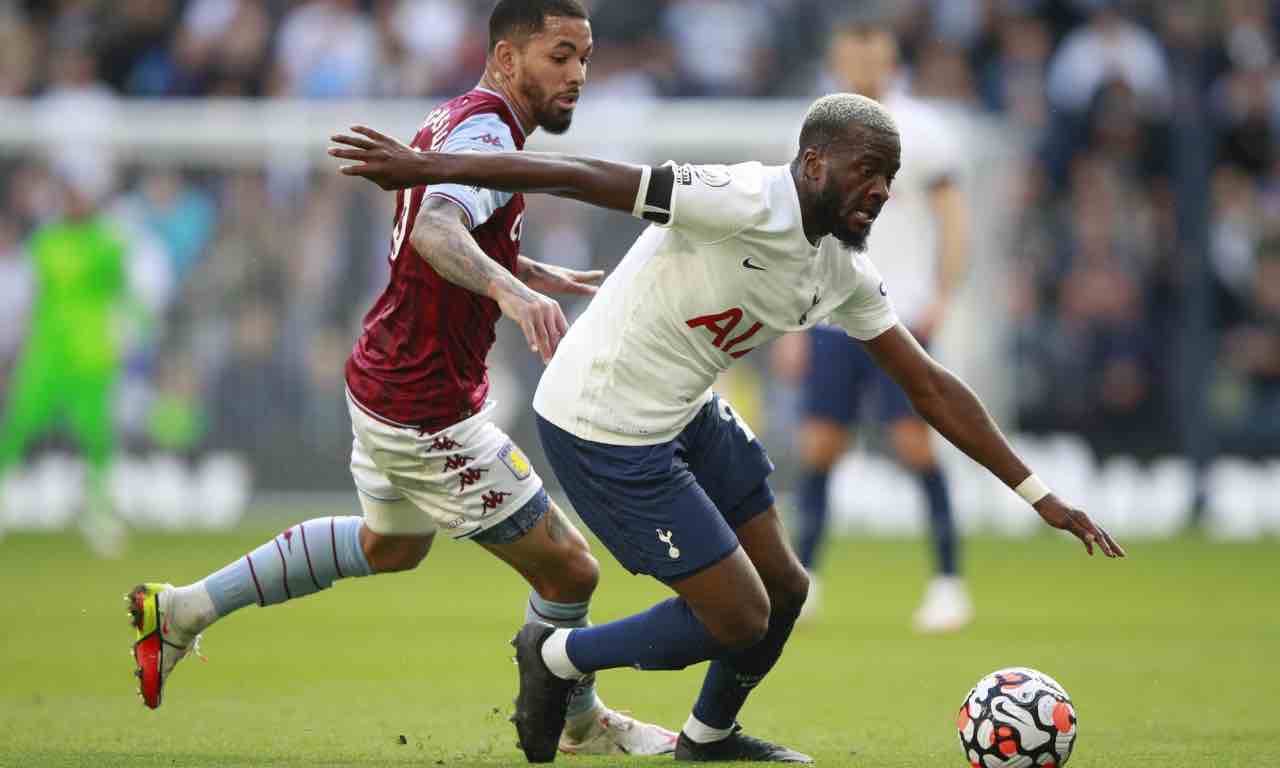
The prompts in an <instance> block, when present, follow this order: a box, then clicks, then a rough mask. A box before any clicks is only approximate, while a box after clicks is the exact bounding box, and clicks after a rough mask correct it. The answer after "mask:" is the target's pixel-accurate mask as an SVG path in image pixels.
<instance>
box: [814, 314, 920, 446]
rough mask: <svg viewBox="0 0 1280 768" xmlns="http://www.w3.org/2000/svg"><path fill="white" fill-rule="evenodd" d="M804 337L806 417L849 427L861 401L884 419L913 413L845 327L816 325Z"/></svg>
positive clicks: (908, 402) (901, 395) (895, 419)
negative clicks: (806, 346)
mask: <svg viewBox="0 0 1280 768" xmlns="http://www.w3.org/2000/svg"><path fill="white" fill-rule="evenodd" d="M809 341H810V344H811V345H812V346H811V351H810V354H809V373H808V374H807V376H806V377H805V387H804V393H805V394H804V413H805V415H806V416H808V417H809V418H813V419H822V420H825V421H834V422H836V423H837V424H843V425H844V426H849V425H850V424H852V423H853V421H854V419H856V418H857V417H858V414H859V412H860V409H861V407H863V405H864V404H865V405H866V406H867V407H869V408H871V411H870V413H871V414H872V415H873V416H874V418H875V419H877V420H878V421H879V422H880V423H884V424H892V423H893V422H895V421H900V420H902V419H906V418H914V417H915V416H916V412H915V409H914V408H912V407H911V401H910V400H908V399H907V395H906V393H905V392H903V391H902V387H899V386H898V384H897V382H895V381H894V380H893V379H891V378H889V375H888V374H887V373H885V372H884V371H883V370H881V368H880V366H878V365H876V362H875V361H874V360H872V359H871V356H870V355H868V354H867V351H866V350H865V349H863V348H862V345H861V344H859V343H858V342H857V341H854V340H853V339H851V338H849V336H848V335H846V334H845V332H844V331H842V330H841V329H839V328H834V327H831V326H821V325H820V326H817V327H815V328H814V329H813V330H811V331H809Z"/></svg>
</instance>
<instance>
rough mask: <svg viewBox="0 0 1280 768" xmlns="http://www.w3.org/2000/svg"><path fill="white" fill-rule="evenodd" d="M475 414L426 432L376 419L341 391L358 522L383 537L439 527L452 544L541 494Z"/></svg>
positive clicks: (532, 475)
mask: <svg viewBox="0 0 1280 768" xmlns="http://www.w3.org/2000/svg"><path fill="white" fill-rule="evenodd" d="M493 408H494V402H493V401H489V402H487V403H485V406H484V408H482V409H481V410H480V412H479V413H477V414H475V415H474V416H472V417H470V418H468V419H466V420H465V421H460V422H458V423H457V424H454V425H453V426H451V427H449V428H447V429H444V430H441V431H440V432H435V433H431V434H425V433H423V432H420V431H419V430H418V429H416V428H414V427H401V426H394V425H392V424H389V423H386V422H384V421H382V420H380V419H379V418H377V417H375V416H374V415H373V414H372V413H371V412H370V411H368V410H367V409H365V408H364V407H363V406H362V405H360V404H359V403H357V402H356V401H355V399H354V398H352V397H351V393H350V392H348V393H347V410H348V411H349V412H350V413H351V431H352V433H353V434H354V439H353V440H352V443H351V476H352V477H353V478H354V479H355V483H356V489H357V490H358V491H359V492H360V494H359V495H360V505H361V507H362V508H363V509H364V517H365V524H366V525H368V526H369V530H371V531H373V532H374V533H379V534H383V535H386V536H413V535H423V536H425V535H427V534H430V533H434V532H435V531H436V530H437V529H444V530H445V531H446V532H447V533H448V535H449V536H451V537H452V538H455V539H465V538H470V537H472V536H475V535H476V534H478V533H480V532H481V531H484V530H487V529H489V528H492V527H493V526H495V525H497V524H498V523H501V522H502V521H504V520H506V519H507V518H508V517H510V516H511V515H512V514H514V513H515V512H517V511H518V510H519V509H520V508H521V507H523V506H524V505H525V504H526V503H528V502H529V501H530V500H531V499H533V498H534V496H536V495H537V494H538V493H539V491H541V490H542V479H541V478H540V477H538V473H537V472H534V471H533V467H532V466H531V465H530V464H529V459H528V458H526V457H525V455H524V452H523V451H521V450H520V449H519V448H518V447H516V444H515V443H514V442H512V441H511V438H509V437H507V435H506V433H505V432H503V431H502V430H501V429H499V428H498V427H497V426H496V425H495V424H494V423H493V422H492V421H490V420H489V419H490V417H491V415H492V413H493Z"/></svg>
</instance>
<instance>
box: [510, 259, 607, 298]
mask: <svg viewBox="0 0 1280 768" xmlns="http://www.w3.org/2000/svg"><path fill="white" fill-rule="evenodd" d="M603 279H604V270H600V269H593V270H591V271H589V272H584V271H581V270H577V269H568V268H567V267H560V266H556V265H555V264H543V263H541V262H538V261H534V260H533V259H530V258H526V257H524V256H521V257H520V280H521V282H523V283H524V284H525V285H527V286H529V287H530V288H532V289H533V290H535V291H537V292H538V293H565V294H570V295H574V296H595V295H596V291H597V290H599V289H598V288H597V286H598V285H599V284H600V281H601V280H603Z"/></svg>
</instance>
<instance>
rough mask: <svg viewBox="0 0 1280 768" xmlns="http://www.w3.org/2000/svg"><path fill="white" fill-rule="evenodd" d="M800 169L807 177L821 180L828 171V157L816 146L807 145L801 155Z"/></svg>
mask: <svg viewBox="0 0 1280 768" xmlns="http://www.w3.org/2000/svg"><path fill="white" fill-rule="evenodd" d="M800 170H801V171H803V172H804V176H805V178H806V179H809V180H810V181H814V182H821V181H822V179H823V177H824V176H826V173H827V159H826V157H825V156H824V155H823V153H822V152H819V151H818V149H817V148H816V147H805V149H804V153H803V154H802V155H801V156H800Z"/></svg>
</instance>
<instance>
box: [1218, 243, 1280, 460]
mask: <svg viewBox="0 0 1280 768" xmlns="http://www.w3.org/2000/svg"><path fill="white" fill-rule="evenodd" d="M1250 287H1251V289H1252V290H1251V291H1250V296H1249V302H1248V304H1247V306H1246V308H1245V311H1244V312H1243V314H1242V317H1241V318H1240V320H1239V322H1237V323H1234V324H1233V325H1231V326H1230V327H1228V328H1227V331H1226V333H1225V334H1224V336H1223V342H1222V350H1221V362H1222V365H1223V366H1224V367H1225V368H1226V370H1227V371H1229V372H1230V373H1231V374H1232V375H1234V376H1235V377H1236V378H1237V379H1238V380H1239V381H1240V382H1241V383H1242V384H1243V386H1244V389H1245V395H1246V407H1245V408H1244V409H1240V410H1238V411H1236V412H1235V413H1231V414H1228V416H1227V418H1228V421H1229V424H1230V427H1231V428H1233V429H1234V430H1235V431H1236V432H1237V433H1238V436H1239V437H1242V438H1244V439H1245V440H1247V441H1252V442H1257V443H1259V444H1261V445H1265V443H1266V441H1267V440H1269V439H1274V437H1275V435H1276V433H1277V431H1280V240H1277V239H1275V238H1274V237H1273V239H1271V240H1270V241H1268V243H1267V244H1266V247H1265V249H1264V252H1263V255H1262V256H1261V257H1260V258H1259V260H1258V262H1257V266H1256V268H1255V270H1254V275H1253V279H1252V280H1251V281H1250Z"/></svg>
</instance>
